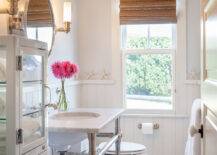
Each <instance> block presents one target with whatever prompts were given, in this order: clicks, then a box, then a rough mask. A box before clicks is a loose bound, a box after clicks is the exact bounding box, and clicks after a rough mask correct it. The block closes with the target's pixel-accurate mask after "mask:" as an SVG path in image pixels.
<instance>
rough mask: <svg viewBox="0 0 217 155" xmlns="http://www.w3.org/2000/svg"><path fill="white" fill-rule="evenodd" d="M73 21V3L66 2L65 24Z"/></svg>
mask: <svg viewBox="0 0 217 155" xmlns="http://www.w3.org/2000/svg"><path fill="white" fill-rule="evenodd" d="M71 19H72V3H71V2H64V5H63V21H64V22H71Z"/></svg>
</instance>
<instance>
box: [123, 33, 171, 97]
mask: <svg viewBox="0 0 217 155" xmlns="http://www.w3.org/2000/svg"><path fill="white" fill-rule="evenodd" d="M149 45H150V47H152V48H156V49H159V48H169V47H171V39H169V38H166V37H162V38H151V39H150V42H149ZM147 47H148V41H147V38H145V37H140V38H131V39H129V40H128V48H147ZM171 67H172V56H171V54H145V55H139V54H129V55H128V56H127V59H126V76H127V81H126V82H127V94H128V95H149V96H171V82H172V68H171Z"/></svg>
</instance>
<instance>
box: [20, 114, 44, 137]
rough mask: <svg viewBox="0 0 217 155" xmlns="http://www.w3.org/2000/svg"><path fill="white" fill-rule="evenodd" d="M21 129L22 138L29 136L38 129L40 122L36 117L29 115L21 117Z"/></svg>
mask: <svg viewBox="0 0 217 155" xmlns="http://www.w3.org/2000/svg"><path fill="white" fill-rule="evenodd" d="M22 122H23V124H22V125H23V126H22V128H23V130H24V139H25V138H26V137H30V136H31V135H32V134H34V133H35V132H37V131H38V130H39V129H40V124H39V122H38V120H37V119H35V118H31V117H23V120H22Z"/></svg>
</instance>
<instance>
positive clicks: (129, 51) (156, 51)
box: [121, 26, 177, 114]
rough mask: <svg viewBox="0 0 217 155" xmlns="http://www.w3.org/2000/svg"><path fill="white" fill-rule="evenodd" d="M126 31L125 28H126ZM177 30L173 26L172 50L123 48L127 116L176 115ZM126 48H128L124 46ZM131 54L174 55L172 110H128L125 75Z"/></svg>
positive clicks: (123, 80) (124, 98)
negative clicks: (137, 114) (140, 114)
mask: <svg viewBox="0 0 217 155" xmlns="http://www.w3.org/2000/svg"><path fill="white" fill-rule="evenodd" d="M124 29H125V28H124ZM123 33H126V31H124V32H123V31H121V36H125V38H123V37H121V40H122V42H126V40H125V41H124V40H123V39H126V34H123ZM176 38H177V30H176V26H173V32H172V40H173V43H172V48H171V49H150V48H147V49H126V48H122V49H121V53H122V82H123V90H122V91H123V106H124V108H126V113H127V114H135V113H144V112H145V113H151V114H159V113H160V114H174V113H175V109H176V106H175V93H176V80H175V75H176V70H175V68H176V67H175V65H176V63H175V62H176V48H177V40H176ZM124 47H126V46H125V45H124ZM129 54H171V55H172V92H171V95H172V109H131V108H127V105H126V75H125V70H126V67H125V64H126V61H125V58H126V56H127V55H129Z"/></svg>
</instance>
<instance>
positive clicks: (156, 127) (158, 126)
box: [137, 123, 160, 130]
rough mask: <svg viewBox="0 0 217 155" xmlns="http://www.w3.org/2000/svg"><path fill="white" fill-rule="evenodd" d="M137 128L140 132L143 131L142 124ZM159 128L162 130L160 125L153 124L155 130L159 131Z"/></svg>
mask: <svg viewBox="0 0 217 155" xmlns="http://www.w3.org/2000/svg"><path fill="white" fill-rule="evenodd" d="M137 127H138V129H139V130H141V129H142V124H141V123H139V124H138V126H137ZM159 128H160V125H159V124H158V123H154V124H153V129H155V130H157V129H159Z"/></svg>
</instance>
